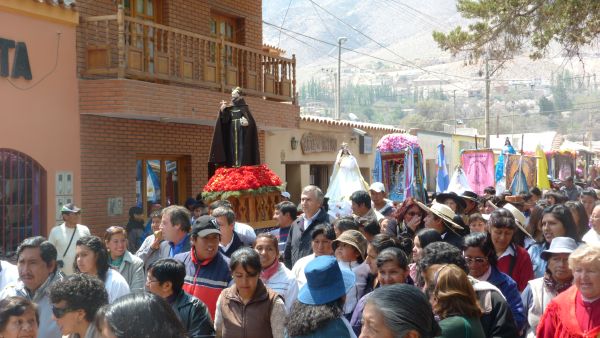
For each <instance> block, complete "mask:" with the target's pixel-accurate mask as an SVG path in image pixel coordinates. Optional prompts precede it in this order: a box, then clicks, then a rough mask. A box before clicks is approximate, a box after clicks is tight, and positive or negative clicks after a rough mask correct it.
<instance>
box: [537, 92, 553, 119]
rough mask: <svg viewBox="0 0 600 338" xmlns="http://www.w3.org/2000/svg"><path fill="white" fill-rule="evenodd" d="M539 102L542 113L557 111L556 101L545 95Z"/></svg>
mask: <svg viewBox="0 0 600 338" xmlns="http://www.w3.org/2000/svg"><path fill="white" fill-rule="evenodd" d="M538 104H539V106H540V113H541V114H542V115H551V114H554V113H555V111H554V103H552V101H550V100H548V99H547V98H546V97H545V96H542V97H540V100H539V101H538Z"/></svg>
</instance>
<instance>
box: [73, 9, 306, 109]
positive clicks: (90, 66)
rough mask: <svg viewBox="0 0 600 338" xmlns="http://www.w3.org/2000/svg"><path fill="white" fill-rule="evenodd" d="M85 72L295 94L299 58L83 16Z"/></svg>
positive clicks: (288, 97) (131, 21)
mask: <svg viewBox="0 0 600 338" xmlns="http://www.w3.org/2000/svg"><path fill="white" fill-rule="evenodd" d="M80 41H81V42H80V44H81V45H83V49H82V52H83V53H84V55H82V57H83V60H84V64H83V69H82V76H83V77H84V78H88V79H90V78H91V79H93V78H128V79H137V80H142V81H152V82H159V83H165V84H174V85H183V86H194V87H202V88H209V89H214V90H218V91H230V90H231V88H233V87H236V86H239V87H242V88H243V89H244V90H245V91H246V93H248V95H252V96H258V97H264V98H266V99H269V100H274V101H281V102H292V103H293V104H297V100H296V58H295V56H292V58H291V59H289V58H283V57H278V56H273V55H270V54H268V53H265V52H263V51H261V50H257V49H252V48H248V47H246V46H242V45H239V44H235V43H231V42H227V41H224V40H222V39H215V38H212V37H208V36H204V35H200V34H196V33H192V32H187V31H184V30H181V29H177V28H173V27H168V26H164V25H161V24H157V23H154V22H149V21H144V20H140V19H137V18H132V17H129V16H126V15H125V14H124V12H123V10H122V9H119V10H118V11H117V13H116V14H114V15H104V16H96V17H86V18H82V19H81V25H80Z"/></svg>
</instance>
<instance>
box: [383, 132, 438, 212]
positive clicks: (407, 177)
mask: <svg viewBox="0 0 600 338" xmlns="http://www.w3.org/2000/svg"><path fill="white" fill-rule="evenodd" d="M423 168H424V160H423V151H422V150H421V147H419V143H418V142H417V137H416V136H412V135H408V134H400V133H394V134H387V135H384V136H383V137H382V138H381V139H380V140H379V142H378V143H377V150H376V152H375V164H374V166H373V180H374V181H376V182H382V183H383V185H384V186H385V188H386V191H387V192H388V198H389V199H391V200H393V201H397V202H402V201H404V200H405V199H406V198H409V197H413V198H416V199H418V200H421V201H426V200H427V192H426V190H425V172H424V169H423Z"/></svg>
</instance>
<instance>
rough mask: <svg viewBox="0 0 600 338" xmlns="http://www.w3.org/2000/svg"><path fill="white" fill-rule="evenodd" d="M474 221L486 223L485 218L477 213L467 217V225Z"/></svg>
mask: <svg viewBox="0 0 600 338" xmlns="http://www.w3.org/2000/svg"><path fill="white" fill-rule="evenodd" d="M475 221H482V222H484V223H486V220H485V218H483V216H481V214H480V213H478V212H476V213H474V214H470V215H469V225H470V224H471V223H472V222H475Z"/></svg>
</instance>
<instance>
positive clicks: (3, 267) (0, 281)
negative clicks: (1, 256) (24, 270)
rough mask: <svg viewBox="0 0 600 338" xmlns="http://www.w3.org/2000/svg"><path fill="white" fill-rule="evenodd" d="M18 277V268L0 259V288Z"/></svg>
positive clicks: (13, 281) (15, 280)
mask: <svg viewBox="0 0 600 338" xmlns="http://www.w3.org/2000/svg"><path fill="white" fill-rule="evenodd" d="M18 279H19V270H18V269H17V267H16V266H15V265H12V264H10V263H9V262H7V261H0V290H2V289H4V287H5V286H7V285H8V284H11V283H16V282H17V280H18Z"/></svg>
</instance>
